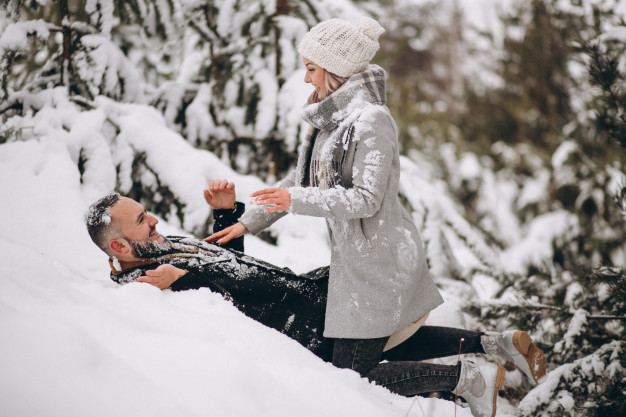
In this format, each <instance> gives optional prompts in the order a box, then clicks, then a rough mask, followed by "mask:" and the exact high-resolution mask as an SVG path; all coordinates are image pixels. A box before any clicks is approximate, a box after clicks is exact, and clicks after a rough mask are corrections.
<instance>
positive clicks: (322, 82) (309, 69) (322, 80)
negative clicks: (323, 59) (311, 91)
mask: <svg viewBox="0 0 626 417" xmlns="http://www.w3.org/2000/svg"><path fill="white" fill-rule="evenodd" d="M302 62H304V67H305V68H306V72H305V74H304V82H305V83H307V84H308V83H311V84H313V87H315V91H316V92H317V96H318V97H319V98H320V99H324V98H325V97H326V70H325V69H324V68H322V67H320V66H319V65H316V64H314V63H313V62H312V61H311V60H308V59H306V58H302Z"/></svg>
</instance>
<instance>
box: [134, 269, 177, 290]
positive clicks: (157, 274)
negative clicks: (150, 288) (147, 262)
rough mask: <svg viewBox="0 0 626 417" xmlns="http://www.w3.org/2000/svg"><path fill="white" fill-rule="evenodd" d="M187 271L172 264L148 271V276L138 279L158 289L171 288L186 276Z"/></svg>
mask: <svg viewBox="0 0 626 417" xmlns="http://www.w3.org/2000/svg"><path fill="white" fill-rule="evenodd" d="M186 273H187V271H185V270H184V269H180V268H177V267H175V266H174V265H170V264H163V265H159V266H158V267H157V268H156V269H152V270H149V271H146V275H144V276H141V277H139V278H137V281H138V282H147V283H148V284H150V285H154V286H155V287H157V288H158V289H161V290H164V289H166V288H169V287H170V285H172V284H173V283H174V281H176V280H177V279H178V278H180V277H182V276H183V275H185V274H186Z"/></svg>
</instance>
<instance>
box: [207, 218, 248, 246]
mask: <svg viewBox="0 0 626 417" xmlns="http://www.w3.org/2000/svg"><path fill="white" fill-rule="evenodd" d="M245 233H248V229H246V226H244V225H243V223H241V222H237V223H235V224H233V225H232V226H228V227H227V228H225V229H222V230H220V231H219V232H217V233H213V234H212V235H211V236H209V237H207V238H206V239H204V240H205V242H215V241H217V244H218V245H223V244H224V243H226V242H228V241H229V240H231V239H234V238H236V237H239V236H242V235H244V234H245ZM218 239H219V240H218Z"/></svg>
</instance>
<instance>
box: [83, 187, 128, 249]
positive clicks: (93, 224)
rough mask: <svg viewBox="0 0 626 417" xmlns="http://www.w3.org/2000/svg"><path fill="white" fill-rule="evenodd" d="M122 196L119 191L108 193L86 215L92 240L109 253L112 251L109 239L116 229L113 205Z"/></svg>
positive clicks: (86, 222)
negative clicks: (113, 224)
mask: <svg viewBox="0 0 626 417" xmlns="http://www.w3.org/2000/svg"><path fill="white" fill-rule="evenodd" d="M120 198H121V196H120V195H119V194H118V193H112V194H109V195H106V196H104V197H102V198H101V199H100V200H98V201H96V202H95V203H93V204H92V205H91V206H90V207H89V211H88V212H87V214H86V215H85V224H86V225H87V231H88V232H89V236H90V237H91V240H93V243H95V244H96V245H98V247H99V248H100V249H102V250H103V251H104V252H105V253H106V254H108V255H110V252H111V250H110V249H109V241H110V239H111V232H112V231H113V229H114V228H113V226H112V218H111V207H113V206H114V205H115V204H117V202H118V201H120Z"/></svg>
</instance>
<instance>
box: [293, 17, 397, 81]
mask: <svg viewBox="0 0 626 417" xmlns="http://www.w3.org/2000/svg"><path fill="white" fill-rule="evenodd" d="M384 31H385V29H383V28H382V27H381V26H380V25H379V24H378V22H377V21H375V20H374V19H371V18H369V17H361V18H360V19H359V20H357V21H356V22H355V23H351V22H348V21H347V20H343V19H330V20H325V21H323V22H321V23H318V24H317V25H315V26H314V27H313V28H311V30H309V31H308V32H307V33H306V34H305V35H304V37H303V38H302V41H300V45H298V52H300V54H301V55H302V56H303V57H305V58H307V59H309V60H311V61H313V62H314V63H315V64H316V65H319V66H320V67H322V68H324V69H325V70H326V71H328V72H331V73H333V74H336V75H338V76H340V77H350V76H351V75H353V74H356V73H359V72H362V71H364V70H365V69H366V68H367V65H368V64H369V62H370V61H371V60H372V58H374V55H375V54H376V51H378V48H379V45H378V37H379V36H380V35H381V34H382V33H383V32H384Z"/></svg>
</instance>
